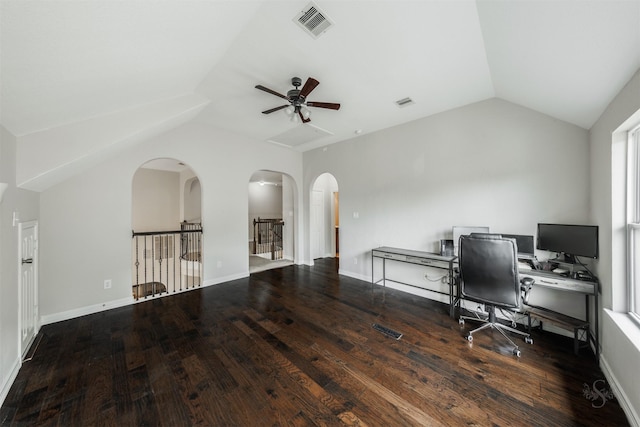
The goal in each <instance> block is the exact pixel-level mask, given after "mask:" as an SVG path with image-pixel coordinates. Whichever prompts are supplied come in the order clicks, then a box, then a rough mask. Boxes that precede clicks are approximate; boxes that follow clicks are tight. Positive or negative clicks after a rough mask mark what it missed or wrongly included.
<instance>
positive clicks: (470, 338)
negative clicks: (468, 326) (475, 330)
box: [467, 334, 473, 342]
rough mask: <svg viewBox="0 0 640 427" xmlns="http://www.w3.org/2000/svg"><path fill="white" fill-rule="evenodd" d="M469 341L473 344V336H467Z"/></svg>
mask: <svg viewBox="0 0 640 427" xmlns="http://www.w3.org/2000/svg"><path fill="white" fill-rule="evenodd" d="M467 341H469V342H473V335H471V334H469V335H467Z"/></svg>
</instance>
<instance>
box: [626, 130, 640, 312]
mask: <svg viewBox="0 0 640 427" xmlns="http://www.w3.org/2000/svg"><path fill="white" fill-rule="evenodd" d="M628 147H629V151H628V166H627V170H628V172H629V176H628V183H627V243H628V252H627V256H628V260H627V275H628V283H629V312H630V314H631V315H632V316H634V317H635V318H636V320H638V321H640V126H637V127H636V128H635V129H632V130H631V131H630V132H629V145H628Z"/></svg>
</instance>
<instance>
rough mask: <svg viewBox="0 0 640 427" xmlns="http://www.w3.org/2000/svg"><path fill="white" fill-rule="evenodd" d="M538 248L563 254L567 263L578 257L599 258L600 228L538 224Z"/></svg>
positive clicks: (595, 226)
mask: <svg viewBox="0 0 640 427" xmlns="http://www.w3.org/2000/svg"><path fill="white" fill-rule="evenodd" d="M537 248H538V249H541V250H545V251H550V252H558V253H560V254H563V255H564V257H565V260H566V261H567V262H575V257H576V256H583V257H587V258H598V226H597V225H573V224H538V244H537Z"/></svg>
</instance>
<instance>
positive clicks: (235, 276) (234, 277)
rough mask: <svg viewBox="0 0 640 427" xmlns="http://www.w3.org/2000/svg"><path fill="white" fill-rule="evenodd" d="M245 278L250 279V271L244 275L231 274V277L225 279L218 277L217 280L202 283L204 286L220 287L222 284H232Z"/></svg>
mask: <svg viewBox="0 0 640 427" xmlns="http://www.w3.org/2000/svg"><path fill="white" fill-rule="evenodd" d="M245 277H249V272H248V271H246V272H244V273H238V274H231V275H229V276H224V277H216V278H215V279H207V280H205V281H204V282H202V286H213V285H219V284H221V283H225V282H230V281H232V280H238V279H244V278H245Z"/></svg>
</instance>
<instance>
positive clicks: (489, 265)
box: [458, 233, 533, 357]
mask: <svg viewBox="0 0 640 427" xmlns="http://www.w3.org/2000/svg"><path fill="white" fill-rule="evenodd" d="M458 253H459V255H458V263H459V267H460V294H461V297H462V299H465V300H470V301H474V302H478V303H482V304H484V305H485V311H486V312H487V314H488V316H487V318H486V319H483V318H481V317H480V316H479V315H478V313H475V314H476V317H469V316H460V318H459V322H460V324H464V321H465V319H466V320H474V321H480V322H482V323H484V324H483V325H482V326H480V327H479V328H476V329H474V330H472V331H470V332H469V333H468V334H467V340H469V342H472V341H473V333H475V332H478V331H480V330H482V329H486V328H491V329H496V330H497V331H498V332H500V333H501V334H502V335H503V336H504V337H505V338H506V339H507V340H508V341H509V342H510V343H511V344H512V345H513V346H514V350H513V354H515V355H516V356H518V357H520V349H519V348H518V346H517V345H516V344H515V343H514V342H513V341H512V340H511V339H510V338H509V337H508V336H507V334H506V333H505V332H504V331H509V332H512V333H514V334H518V335H521V336H523V337H524V340H525V342H526V343H528V344H533V339H532V338H531V336H530V335H529V334H528V333H526V332H522V331H519V330H517V329H515V328H513V327H509V326H506V325H504V324H502V323H499V322H498V321H497V320H496V308H499V309H506V310H507V311H510V312H522V311H523V303H526V300H527V298H528V296H529V291H530V289H531V286H532V285H533V279H531V278H525V279H523V280H522V282H521V281H520V277H519V275H518V255H517V254H518V248H517V245H516V242H515V240H514V239H508V238H503V237H502V236H500V235H498V234H484V233H473V234H471V235H469V236H460V242H459V245H458ZM512 323H515V322H513V321H512ZM514 326H515V324H514Z"/></svg>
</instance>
